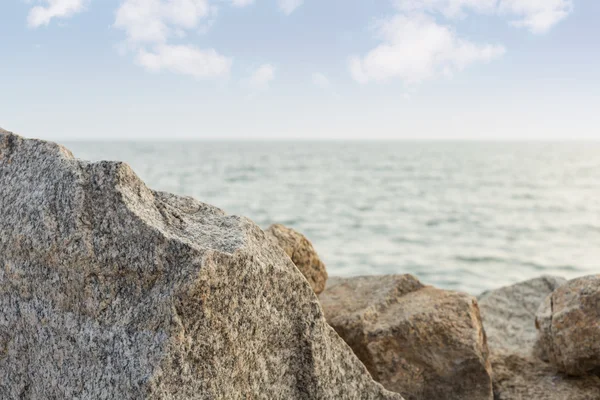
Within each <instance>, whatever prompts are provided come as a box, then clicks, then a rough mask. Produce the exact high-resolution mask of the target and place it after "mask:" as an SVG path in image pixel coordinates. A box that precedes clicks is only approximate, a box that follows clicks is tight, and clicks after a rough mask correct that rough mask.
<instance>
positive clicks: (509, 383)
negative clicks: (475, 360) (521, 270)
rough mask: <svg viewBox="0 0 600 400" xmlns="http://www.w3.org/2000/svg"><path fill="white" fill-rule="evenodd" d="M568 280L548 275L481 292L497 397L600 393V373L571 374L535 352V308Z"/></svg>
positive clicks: (588, 397) (558, 398)
mask: <svg viewBox="0 0 600 400" xmlns="http://www.w3.org/2000/svg"><path fill="white" fill-rule="evenodd" d="M565 282H566V280H564V279H562V278H557V277H549V276H545V277H541V278H536V279H532V280H529V281H525V282H521V283H517V284H515V285H512V286H507V287H503V288H500V289H496V290H493V291H489V292H486V293H483V294H482V295H481V296H479V298H478V301H479V307H480V310H481V318H482V321H483V326H484V328H485V331H486V333H487V338H488V346H489V350H490V359H491V362H492V371H493V374H492V376H493V387H494V399H495V400H520V399H523V400H533V399H535V400H564V399H569V400H571V399H573V400H593V399H600V380H599V379H598V378H597V377H593V376H587V377H582V378H571V377H567V376H566V375H563V374H561V373H559V372H557V370H556V368H554V367H552V366H551V365H550V364H547V363H544V362H543V361H541V360H539V359H538V358H537V357H536V356H534V354H535V353H536V352H534V344H535V341H536V334H537V333H536V328H535V312H536V310H537V308H538V307H539V304H540V303H541V302H542V301H543V300H544V298H545V297H546V296H548V294H549V293H552V291H553V290H555V289H556V288H558V287H560V286H561V285H563V284H564V283H565Z"/></svg>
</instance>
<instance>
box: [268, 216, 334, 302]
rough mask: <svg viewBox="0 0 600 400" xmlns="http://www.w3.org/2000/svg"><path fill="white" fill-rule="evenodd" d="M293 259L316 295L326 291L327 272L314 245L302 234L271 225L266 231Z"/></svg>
mask: <svg viewBox="0 0 600 400" xmlns="http://www.w3.org/2000/svg"><path fill="white" fill-rule="evenodd" d="M265 232H266V233H267V234H268V235H269V236H271V237H272V238H274V239H275V241H276V242H277V244H279V246H281V248H282V249H283V250H284V251H285V253H286V254H287V255H288V256H289V257H290V258H291V259H292V261H293V262H294V264H295V265H296V267H297V268H298V269H299V270H300V272H302V275H304V277H305V278H306V280H307V281H308V283H310V286H311V287H312V288H313V290H314V292H315V293H316V294H319V293H321V292H322V291H323V290H325V284H326V282H327V270H326V269H325V264H323V262H322V261H321V259H320V258H319V255H318V254H317V252H316V250H315V249H314V247H313V245H312V243H311V242H310V241H309V240H308V239H307V238H306V237H305V236H304V235H303V234H301V233H300V232H296V231H295V230H293V229H291V228H288V227H286V226H283V225H280V224H275V225H271V226H270V227H269V228H268V229H267V230H266V231H265Z"/></svg>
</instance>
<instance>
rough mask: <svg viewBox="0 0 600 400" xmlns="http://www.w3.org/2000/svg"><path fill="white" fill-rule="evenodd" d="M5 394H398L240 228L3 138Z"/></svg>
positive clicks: (269, 247) (306, 289)
mask: <svg viewBox="0 0 600 400" xmlns="http://www.w3.org/2000/svg"><path fill="white" fill-rule="evenodd" d="M0 210H1V213H0V267H1V268H0V307H1V308H0V309H1V310H2V313H1V314H0V398H1V399H7V400H8V399H28V400H38V399H39V400H41V399H169V400H178V399H181V400H183V399H186V400H190V399H248V398H252V399H401V397H400V396H399V395H397V394H394V393H390V392H387V391H385V389H383V387H382V386H381V385H379V384H378V383H375V382H374V381H373V380H372V379H371V377H370V376H369V374H368V372H367V370H366V369H365V367H364V366H363V365H362V364H361V363H360V361H359V360H358V359H357V358H356V357H355V356H354V354H352V351H351V350H350V348H349V347H348V346H346V344H345V343H344V342H343V340H342V339H341V338H339V336H338V335H337V334H336V333H335V332H334V331H333V330H332V329H331V328H330V327H329V326H328V325H327V323H326V322H325V319H324V318H323V314H322V311H321V307H320V306H319V303H318V301H317V298H316V296H315V295H314V293H313V291H312V289H311V288H310V286H309V285H308V284H307V283H306V280H305V279H304V278H303V277H302V275H301V274H300V273H299V272H298V270H297V269H296V268H295V267H294V266H293V264H292V263H291V261H290V260H289V258H288V257H287V256H286V255H285V254H284V253H283V251H282V250H281V249H280V248H278V247H277V246H274V245H273V244H272V243H271V242H270V241H269V240H268V239H267V238H266V236H265V234H264V232H263V231H262V230H261V229H260V228H259V227H258V226H256V225H255V224H254V223H252V222H251V221H250V220H248V219H246V218H241V217H236V216H228V215H225V214H224V213H223V212H222V211H220V210H219V209H217V208H215V207H212V206H210V205H207V204H203V203H200V202H197V201H195V200H193V199H191V198H187V197H178V196H174V195H171V194H168V193H161V192H156V191H153V190H151V189H149V188H147V187H146V186H145V185H144V183H143V182H142V181H141V180H140V179H139V178H138V177H137V176H136V175H135V174H134V173H133V171H132V170H131V169H130V168H129V166H127V165H126V164H123V163H118V162H99V163H88V162H84V161H79V160H76V159H74V158H73V156H72V155H71V153H70V152H69V151H68V150H67V149H65V148H63V147H61V146H58V145H56V144H53V143H48V142H43V141H39V140H25V139H23V138H21V137H18V136H16V135H12V134H9V133H6V132H3V133H0Z"/></svg>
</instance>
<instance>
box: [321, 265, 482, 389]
mask: <svg viewBox="0 0 600 400" xmlns="http://www.w3.org/2000/svg"><path fill="white" fill-rule="evenodd" d="M320 300H321V304H322V305H323V310H324V311H325V316H326V318H327V321H328V322H329V324H331V326H333V327H334V328H335V330H336V331H337V332H338V333H339V334H340V336H342V337H343V338H344V339H345V340H346V342H347V343H348V344H349V345H350V347H352V349H353V350H354V352H355V353H356V354H357V355H358V357H359V358H360V359H361V360H362V361H363V363H364V364H365V365H366V367H367V368H368V369H369V371H370V372H371V375H373V377H374V378H375V379H376V380H377V381H378V382H381V383H382V384H383V385H384V386H385V387H386V388H387V389H390V390H393V391H395V392H398V393H401V394H402V395H403V396H404V397H405V398H406V399H415V400H416V399H423V400H436V399H440V400H441V399H443V400H453V399H455V400H464V399H469V400H479V399H485V400H491V399H492V381H491V376H490V375H491V371H490V363H489V361H488V350H487V344H486V338H485V333H484V331H483V329H482V327H481V320H480V317H479V309H478V307H477V301H476V300H475V299H474V298H473V297H471V296H469V295H466V294H462V293H456V292H449V291H444V290H439V289H436V288H433V287H430V286H424V285H423V284H421V282H419V281H418V280H417V279H416V278H414V277H413V276H411V275H392V276H370V277H357V278H350V279H339V278H331V279H330V280H329V283H328V287H327V289H326V290H325V291H324V292H323V293H322V294H321V295H320Z"/></svg>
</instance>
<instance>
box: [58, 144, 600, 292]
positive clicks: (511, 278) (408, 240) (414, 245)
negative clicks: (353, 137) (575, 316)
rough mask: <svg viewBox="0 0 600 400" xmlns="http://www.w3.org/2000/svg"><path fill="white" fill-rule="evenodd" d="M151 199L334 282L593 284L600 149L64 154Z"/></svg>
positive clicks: (280, 148)
mask: <svg viewBox="0 0 600 400" xmlns="http://www.w3.org/2000/svg"><path fill="white" fill-rule="evenodd" d="M66 145H67V147H69V148H71V149H72V150H73V152H74V153H75V155H76V156H78V157H80V158H84V159H91V160H99V159H111V160H122V161H126V162H127V163H129V164H130V165H131V166H132V167H133V168H134V170H135V171H136V172H137V173H138V174H139V175H140V176H141V177H142V178H143V179H144V180H145V181H146V183H147V184H148V185H149V186H150V187H152V188H154V189H159V190H165V191H170V192H175V193H179V194H184V195H191V196H194V197H196V198H198V199H199V200H201V201H204V202H207V203H211V204H214V205H216V206H218V207H220V208H222V209H224V210H225V211H227V212H228V213H231V214H240V215H245V216H248V217H250V218H252V219H253V220H254V221H256V222H257V223H258V224H259V225H261V226H262V227H264V228H266V227H267V226H268V225H270V224H271V223H275V222H279V223H283V224H285V225H288V226H291V227H293V228H296V229H297V230H299V231H301V232H303V233H304V234H305V235H307V236H308V237H309V238H310V239H311V240H312V242H313V243H314V245H315V247H316V249H317V251H318V252H319V254H320V255H321V257H322V258H323V259H324V261H325V263H326V265H327V268H328V271H329V273H330V275H341V276H353V275H368V274H390V273H412V274H415V275H416V276H418V277H419V278H420V279H421V280H422V281H424V282H426V283H429V284H433V285H437V286H439V287H443V288H450V289H459V290H464V291H468V292H471V293H473V294H477V293H479V292H481V291H483V290H486V289H490V288H495V287H499V286H501V285H505V284H510V283H513V282H517V281H520V280H524V279H528V278H532V277H537V276H539V275H542V274H556V275H561V276H564V277H567V278H569V277H576V276H580V275H585V274H590V273H600V143H475V142H175V143H148V142H144V143H141V142H137V143H109V142H104V143H90V142H79V143H66Z"/></svg>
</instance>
